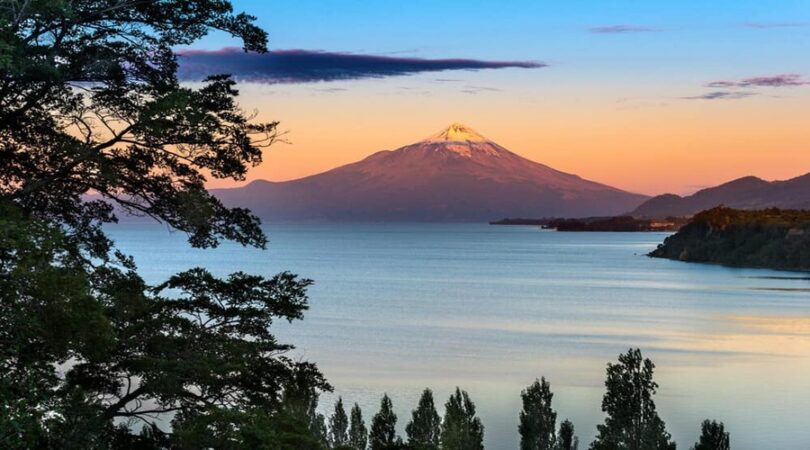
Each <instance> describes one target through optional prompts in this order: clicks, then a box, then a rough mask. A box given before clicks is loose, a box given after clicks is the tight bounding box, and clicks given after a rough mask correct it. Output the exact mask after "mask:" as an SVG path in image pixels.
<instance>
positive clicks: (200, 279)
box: [0, 0, 329, 449]
mask: <svg viewBox="0 0 810 450" xmlns="http://www.w3.org/2000/svg"><path fill="white" fill-rule="evenodd" d="M253 21H254V18H253V17H251V16H249V15H246V14H235V13H233V9H232V5H231V4H230V2H229V1H227V0H198V1H194V2H187V1H180V0H160V1H158V0H63V1H20V2H16V1H14V2H4V3H3V7H2V8H0V29H1V30H2V31H0V105H2V107H1V108H0V241H2V242H0V397H2V398H0V404H2V405H4V406H3V413H2V414H0V430H3V432H0V448H4V449H5V448H10V449H13V448H65V449H70V448H95V447H96V446H97V444H98V445H100V444H99V443H105V445H109V446H111V447H118V448H128V447H133V446H135V445H136V444H137V445H138V446H148V445H153V446H157V445H164V444H165V445H164V447H166V446H170V445H171V446H175V445H177V446H185V447H187V448H204V447H219V444H220V443H222V442H228V445H229V446H230V448H255V447H257V446H260V445H261V444H262V442H265V443H266V442H287V443H291V444H290V445H291V446H292V447H297V448H309V447H310V444H311V438H312V436H311V433H310V431H309V429H308V427H307V426H305V425H306V424H304V423H303V422H301V421H300V420H298V418H296V417H292V416H290V415H289V414H288V412H287V411H286V410H285V409H284V408H283V407H282V403H283V402H282V397H284V392H285V390H286V389H287V386H289V385H291V384H301V383H305V384H307V385H308V386H309V388H311V389H314V390H324V389H329V386H328V384H326V382H325V380H324V379H323V376H322V375H321V374H320V373H319V372H318V370H317V368H316V367H315V366H314V365H312V364H310V363H307V362H300V361H295V360H293V359H291V358H289V357H287V356H285V353H287V352H288V351H289V350H290V349H292V348H293V347H292V346H291V345H288V344H285V343H281V342H279V341H278V340H277V339H276V337H275V336H274V335H273V334H272V332H271V328H272V325H273V324H274V323H275V322H277V321H280V320H286V321H293V320H300V319H302V318H303V313H304V311H305V310H306V309H307V296H306V290H307V287H308V286H309V284H310V281H309V280H304V279H299V278H298V277H296V276H295V275H292V274H289V273H282V274H279V275H277V276H274V277H271V278H264V277H260V276H253V275H249V274H244V273H235V274H232V275H230V276H228V277H225V278H217V277H215V276H213V275H212V274H211V273H209V272H208V271H206V270H204V269H199V268H197V269H190V270H187V271H184V272H182V273H179V274H176V275H174V276H170V275H171V274H165V279H166V280H167V281H166V282H165V283H162V284H160V285H158V286H149V285H147V284H146V283H145V282H144V281H143V279H142V278H141V277H140V276H139V275H138V272H137V267H136V265H135V264H134V262H133V261H132V259H131V258H128V257H127V256H125V255H123V254H121V253H119V252H117V251H116V249H115V248H114V245H113V242H112V241H111V240H110V239H109V238H108V237H107V236H106V235H105V232H104V228H103V226H104V225H105V224H108V223H112V222H115V221H116V220H117V217H116V215H117V214H121V213H127V212H128V213H132V214H136V215H142V216H148V217H151V218H154V219H156V220H158V221H160V222H163V223H165V224H167V225H168V226H170V227H171V228H174V229H177V230H180V231H182V232H184V233H186V234H187V235H188V238H189V242H190V244H191V245H192V246H194V247H200V248H206V247H214V246H216V245H218V244H219V243H220V242H221V241H222V240H232V241H235V242H238V243H240V244H242V245H249V246H254V247H259V248H263V247H264V246H265V244H266V237H265V236H264V234H263V232H262V230H261V228H260V226H259V221H258V219H257V218H256V217H254V216H253V215H251V214H250V212H249V211H246V210H243V209H229V208H226V207H225V206H223V205H222V204H221V203H220V202H219V201H218V200H217V199H216V198H214V197H212V196H211V195H210V194H209V193H208V191H207V190H206V189H205V181H206V179H207V178H219V179H233V180H242V179H244V176H245V174H246V172H247V170H248V169H249V168H250V167H252V166H255V165H257V164H259V163H260V162H261V154H262V151H263V149H264V147H266V146H267V145H269V144H270V143H271V142H273V140H274V138H275V136H276V124H275V123H258V122H254V121H252V119H251V117H249V116H247V115H245V114H244V113H243V112H242V111H241V109H240V108H239V105H238V104H237V102H236V96H237V94H238V92H237V91H236V90H235V88H234V82H233V81H232V80H230V79H229V78H228V77H227V76H222V75H215V76H212V77H210V78H209V79H207V80H205V81H204V82H203V83H201V84H199V85H196V86H187V85H182V84H181V83H180V82H179V81H178V79H177V76H176V72H177V61H176V57H175V55H174V53H173V50H172V49H173V48H176V47H178V46H185V45H189V44H192V43H193V42H195V41H197V40H198V39H200V38H202V37H203V36H205V35H206V34H207V33H209V32H211V31H220V32H224V33H226V34H229V35H231V36H233V37H235V38H237V39H240V40H241V41H242V44H243V47H244V49H245V50H246V51H258V52H263V51H266V44H267V35H266V33H265V32H264V31H263V30H261V29H259V28H258V27H256V26H255V25H254V24H253ZM6 405H8V407H6ZM169 421H171V422H172V427H171V431H170V432H165V433H164V432H161V431H160V429H159V428H158V427H156V426H155V424H156V423H158V422H162V423H167V422H169ZM130 422H132V423H145V424H146V428H145V429H146V430H147V431H146V432H144V433H137V432H136V431H135V430H131V429H129V428H127V427H126V426H122V424H125V423H130ZM257 439H259V440H262V439H264V440H266V441H262V442H257ZM181 444H182V445H181Z"/></svg>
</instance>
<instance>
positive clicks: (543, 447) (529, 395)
mask: <svg viewBox="0 0 810 450" xmlns="http://www.w3.org/2000/svg"><path fill="white" fill-rule="evenodd" d="M520 396H521V398H522V400H523V410H522V411H521V412H520V425H519V426H518V431H519V432H520V448H521V450H554V446H555V443H556V439H557V437H556V432H555V428H556V427H557V413H556V412H555V411H554V409H552V407H551V400H552V398H553V397H554V394H552V392H551V389H550V388H549V383H548V381H546V379H545V378H542V379H541V380H534V383H532V384H531V385H530V386H529V387H528V388H526V389H525V390H524V391H523V392H521V394H520Z"/></svg>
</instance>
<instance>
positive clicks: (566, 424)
mask: <svg viewBox="0 0 810 450" xmlns="http://www.w3.org/2000/svg"><path fill="white" fill-rule="evenodd" d="M558 435H559V438H558V439H557V449H558V450H577V448H578V447H579V439H578V438H577V437H576V435H575V434H574V424H573V423H571V421H570V420H568V419H565V420H563V421H562V423H560V432H559V433H558Z"/></svg>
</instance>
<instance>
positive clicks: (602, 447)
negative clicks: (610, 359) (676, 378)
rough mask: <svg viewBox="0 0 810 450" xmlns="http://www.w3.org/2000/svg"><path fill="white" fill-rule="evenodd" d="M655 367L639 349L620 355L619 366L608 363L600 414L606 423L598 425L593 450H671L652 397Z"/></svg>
mask: <svg viewBox="0 0 810 450" xmlns="http://www.w3.org/2000/svg"><path fill="white" fill-rule="evenodd" d="M654 369H655V365H654V364H653V363H652V361H650V360H649V359H644V358H642V356H641V351H640V350H638V349H630V350H629V351H628V352H627V353H626V354H622V355H619V363H618V364H611V363H608V367H607V379H606V380H605V387H606V392H605V395H604V397H603V399H602V411H604V412H605V413H606V414H607V417H606V418H605V423H604V424H602V425H598V426H597V430H598V435H597V437H596V440H595V441H594V442H593V443H592V444H591V449H592V450H674V449H675V443H674V442H671V441H670V435H669V433H667V431H666V428H665V425H664V421H663V420H661V418H660V417H658V412H657V411H656V409H655V402H654V401H653V398H652V397H653V395H655V392H656V389H657V388H658V384H657V383H655V381H653V371H654Z"/></svg>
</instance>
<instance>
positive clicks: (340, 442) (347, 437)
mask: <svg viewBox="0 0 810 450" xmlns="http://www.w3.org/2000/svg"><path fill="white" fill-rule="evenodd" d="M654 368H655V365H654V364H653V363H652V361H650V360H649V359H646V358H643V357H642V355H641V351H639V350H638V349H630V350H629V351H628V352H627V353H625V354H622V355H619V361H618V363H616V364H613V363H609V364H608V365H607V378H606V380H605V388H606V391H605V394H604V397H603V399H602V411H604V412H605V415H606V417H605V421H604V423H603V424H601V425H598V426H597V436H596V439H595V440H594V441H593V442H592V443H591V444H590V446H589V447H588V448H589V449H590V450H675V448H676V445H675V443H674V442H672V439H671V436H670V434H669V433H668V432H667V431H666V427H665V424H664V421H663V420H661V418H660V417H659V416H658V413H657V411H656V407H655V402H654V401H653V396H654V394H655V393H656V390H657V389H658V384H657V383H656V382H655V381H653V370H654ZM520 396H521V399H522V403H523V408H522V410H521V411H520V414H519V421H518V425H517V431H518V433H519V435H520V448H521V450H577V449H578V448H579V438H578V437H577V436H576V435H575V433H574V424H573V423H571V421H570V420H568V419H565V420H563V421H561V422H560V423H559V425H557V412H556V411H555V410H554V408H553V407H552V399H553V397H554V394H553V393H552V392H551V388H550V385H549V383H548V381H546V379H545V378H541V379H539V380H535V381H534V383H532V384H531V385H529V386H528V387H527V388H526V389H524V390H523V391H522V392H521V394H520ZM315 404H317V401H316V402H314V403H313V405H315ZM397 420H398V418H397V416H396V414H394V412H393V404H392V402H391V398H390V397H388V395H387V394H386V395H383V397H382V400H381V401H380V409H379V411H378V412H377V413H376V414H375V415H374V416H373V417H372V419H371V425H370V428H367V427H366V423H365V421H364V420H363V413H362V411H361V410H360V406H359V405H357V403H355V404H354V406H353V407H352V408H351V411H350V413H349V415H347V414H346V410H345V408H344V405H343V399H341V398H338V400H337V402H336V403H335V406H334V412H333V413H332V415H331V416H330V417H329V419H328V425H327V419H326V418H325V417H324V416H323V415H321V414H317V413H316V412H315V408H314V407H313V408H311V409H310V416H309V423H310V424H311V425H310V429H311V430H312V432H313V434H315V436H316V437H317V439H318V440H319V441H320V442H321V443H322V445H323V446H324V447H325V448H332V449H342V450H366V449H367V448H368V449H371V450H394V449H414V450H434V449H435V450H437V449H452V450H478V449H483V448H484V444H483V442H484V425H483V424H482V423H481V420H480V419H479V418H478V417H477V416H476V409H475V404H474V403H473V401H472V399H470V397H469V395H468V394H467V392H465V391H463V390H461V389H459V388H456V390H455V392H454V393H453V394H452V395H451V396H450V398H449V399H448V400H447V402H446V403H445V404H444V416H443V417H440V416H439V413H438V411H437V410H436V406H435V403H434V400H433V392H432V391H431V390H430V389H425V390H424V392H423V393H422V396H421V398H420V399H419V404H418V405H417V407H416V409H414V410H413V411H412V413H411V418H410V420H409V421H408V424H407V425H406V427H405V433H406V435H407V436H406V438H405V439H403V438H402V437H401V436H398V435H397V432H396V424H397ZM691 448H692V449H693V450H729V449H730V443H729V433H728V432H726V431H725V427H724V425H723V423H722V422H716V421H711V420H705V421H704V422H703V423H702V425H701V435H700V437H699V439H698V441H697V442H696V443H695V444H694V445H693V446H692V447H691Z"/></svg>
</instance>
